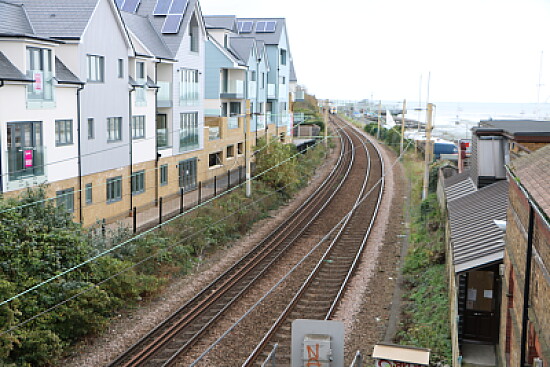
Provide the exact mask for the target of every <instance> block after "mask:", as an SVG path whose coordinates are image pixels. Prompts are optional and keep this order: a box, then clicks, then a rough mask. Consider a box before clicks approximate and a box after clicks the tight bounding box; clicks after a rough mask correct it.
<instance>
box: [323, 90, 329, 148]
mask: <svg viewBox="0 0 550 367" xmlns="http://www.w3.org/2000/svg"><path fill="white" fill-rule="evenodd" d="M328 104H329V101H328V99H325V109H324V111H323V117H324V121H325V137H324V138H325V148H328Z"/></svg>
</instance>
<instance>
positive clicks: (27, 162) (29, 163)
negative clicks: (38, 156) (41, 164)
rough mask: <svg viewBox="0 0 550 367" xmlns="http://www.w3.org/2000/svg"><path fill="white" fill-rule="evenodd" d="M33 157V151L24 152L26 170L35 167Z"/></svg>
mask: <svg viewBox="0 0 550 367" xmlns="http://www.w3.org/2000/svg"><path fill="white" fill-rule="evenodd" d="M32 156H33V151H32V149H27V150H25V151H24V152H23V161H24V165H25V168H29V167H32V166H33V164H32Z"/></svg>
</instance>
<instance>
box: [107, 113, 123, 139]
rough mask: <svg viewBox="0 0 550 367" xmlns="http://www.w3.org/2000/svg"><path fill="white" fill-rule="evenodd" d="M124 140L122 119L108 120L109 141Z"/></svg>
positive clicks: (110, 118)
mask: <svg viewBox="0 0 550 367" xmlns="http://www.w3.org/2000/svg"><path fill="white" fill-rule="evenodd" d="M119 140H122V117H108V118H107V141H119Z"/></svg>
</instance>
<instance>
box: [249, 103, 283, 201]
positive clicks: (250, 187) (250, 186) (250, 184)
mask: <svg viewBox="0 0 550 367" xmlns="http://www.w3.org/2000/svg"><path fill="white" fill-rule="evenodd" d="M278 125H279V124H277V129H278ZM277 134H279V130H277ZM249 137H250V100H249V99H247V100H246V115H245V117H244V162H245V175H246V184H245V186H246V189H245V194H246V197H247V198H249V197H251V196H252V182H251V180H250V178H251V172H250V171H251V169H250V150H251V148H252V147H251V146H250V142H249V141H248V139H249Z"/></svg>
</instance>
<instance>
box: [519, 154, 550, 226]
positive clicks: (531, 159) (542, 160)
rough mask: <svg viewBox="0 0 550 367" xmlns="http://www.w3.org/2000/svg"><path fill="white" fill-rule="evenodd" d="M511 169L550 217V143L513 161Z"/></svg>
mask: <svg viewBox="0 0 550 367" xmlns="http://www.w3.org/2000/svg"><path fill="white" fill-rule="evenodd" d="M510 169H511V170H512V172H514V174H515V175H516V177H517V178H519V180H520V182H521V184H522V185H523V187H525V189H526V190H527V191H528V192H529V194H530V195H531V197H532V198H533V199H534V200H535V201H536V202H537V205H538V206H539V208H540V209H541V210H542V211H543V212H544V213H546V215H547V216H549V217H550V180H549V179H548V172H550V145H547V146H545V147H542V148H540V149H538V150H537V151H535V152H533V153H531V154H528V155H525V156H523V157H521V158H517V159H515V160H514V161H512V163H511V165H510Z"/></svg>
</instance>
